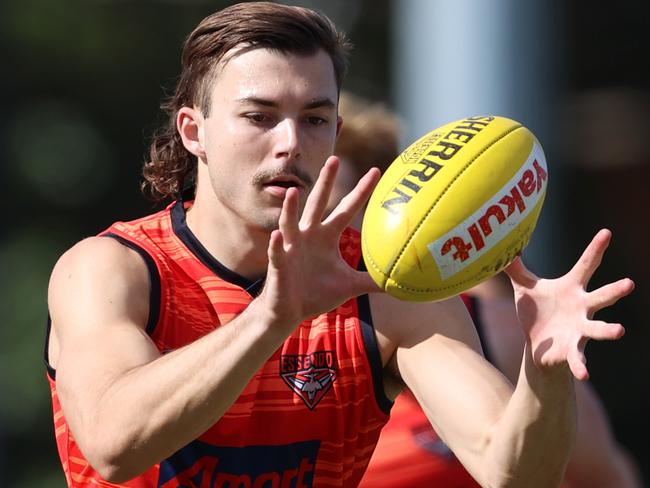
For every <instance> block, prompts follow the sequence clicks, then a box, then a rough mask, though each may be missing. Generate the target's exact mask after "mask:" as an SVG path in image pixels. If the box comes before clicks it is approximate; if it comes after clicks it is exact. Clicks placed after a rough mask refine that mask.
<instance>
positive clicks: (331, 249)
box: [260, 156, 380, 328]
mask: <svg viewBox="0 0 650 488" xmlns="http://www.w3.org/2000/svg"><path fill="white" fill-rule="evenodd" d="M338 164H339V160H338V158H336V157H334V156H332V157H330V158H329V159H328V160H327V161H326V162H325V165H324V166H323V168H322V169H321V172H320V175H319V176H318V179H317V181H316V184H315V185H314V188H313V190H312V192H311V193H310V195H309V197H308V198H307V202H306V204H305V209H304V211H303V212H302V215H301V216H299V215H298V214H299V209H298V191H297V190H296V189H295V188H290V189H289V190H288V191H287V193H286V196H285V199H284V202H283V205H282V211H281V214H280V221H279V229H278V230H274V231H273V232H272V233H271V237H270V240H269V247H268V257H269V265H268V270H267V276H266V284H265V286H264V290H263V291H262V295H261V296H260V298H261V299H263V300H265V301H266V304H267V305H268V306H269V307H270V310H271V312H272V314H273V318H274V320H277V321H280V323H283V324H285V325H286V326H288V327H291V328H293V327H295V326H296V325H298V324H299V323H300V322H302V321H303V320H305V319H307V318H309V317H314V316H316V315H319V314H321V313H325V312H328V311H330V310H333V309H334V308H336V307H337V306H339V305H340V304H342V303H344V302H345V301H346V300H348V299H350V298H352V297H355V296H358V295H361V294H364V293H369V292H372V291H380V290H379V288H378V287H377V285H376V284H375V283H374V282H373V281H372V279H371V278H370V276H369V275H368V273H365V272H359V271H356V270H354V269H353V268H351V267H350V266H349V265H348V264H347V263H346V262H345V261H344V260H343V258H342V257H341V254H340V251H339V240H340V238H341V233H342V232H343V230H344V229H345V227H346V226H347V225H348V224H349V223H350V222H351V221H352V219H353V218H354V216H355V215H356V213H357V212H359V211H360V210H361V208H362V207H363V206H364V204H365V202H366V201H367V200H368V198H369V197H370V194H371V192H372V190H373V188H374V187H375V185H376V184H377V181H378V180H379V171H378V170H377V169H376V168H373V169H371V170H370V171H369V172H368V173H366V175H365V176H364V177H363V178H361V180H359V182H358V183H357V185H356V187H355V188H354V189H353V190H352V191H351V192H350V193H349V194H348V195H346V196H345V197H344V198H343V199H342V200H341V202H340V203H339V204H338V206H337V207H336V208H335V209H334V210H333V211H332V213H331V214H330V215H329V216H328V217H327V218H326V219H325V220H324V221H323V215H324V214H325V210H326V207H327V202H328V199H329V195H330V193H331V191H332V186H333V184H334V179H335V177H336V172H337V169H338Z"/></svg>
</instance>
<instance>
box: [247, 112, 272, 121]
mask: <svg viewBox="0 0 650 488" xmlns="http://www.w3.org/2000/svg"><path fill="white" fill-rule="evenodd" d="M243 116H244V118H246V119H248V121H249V122H251V123H253V124H265V123H269V122H271V120H272V119H271V117H270V116H268V115H267V114H264V113H262V112H251V113H247V114H244V115H243Z"/></svg>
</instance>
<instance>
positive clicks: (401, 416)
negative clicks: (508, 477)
mask: <svg viewBox="0 0 650 488" xmlns="http://www.w3.org/2000/svg"><path fill="white" fill-rule="evenodd" d="M461 297H462V298H463V301H464V302H465V305H466V306H467V309H468V310H469V312H470V315H471V316H472V319H473V320H474V323H475V324H476V329H477V332H478V333H479V338H480V339H481V343H482V346H483V351H484V353H485V356H486V358H487V359H488V360H489V355H488V349H487V347H486V341H485V340H484V337H483V336H482V329H481V327H482V324H481V321H480V318H479V316H478V313H477V312H478V311H477V308H476V306H475V305H476V304H475V301H474V299H472V298H471V297H469V296H468V295H461ZM395 486H408V487H409V488H429V487H431V488H436V487H440V488H480V485H479V484H478V483H477V482H476V481H474V478H472V476H471V475H470V474H469V473H468V472H467V471H466V470H465V468H464V467H463V465H462V464H461V463H460V461H459V460H458V459H457V458H456V457H455V456H454V454H453V453H452V452H451V450H450V449H449V448H448V447H447V445H446V444H445V443H444V442H443V440H442V439H440V437H438V434H436V431H435V430H433V427H431V423H430V422H429V419H428V418H427V416H426V415H425V414H424V412H423V411H422V409H421V408H420V405H419V404H418V402H417V400H416V399H415V397H414V396H413V394H412V393H411V392H410V391H408V390H404V391H403V392H402V393H400V395H399V396H398V397H397V399H396V400H395V405H393V408H392V409H391V412H390V420H389V421H388V423H387V424H386V426H385V427H384V429H383V430H382V432H381V436H380V437H379V442H378V443H377V447H376V449H375V452H374V454H373V456H372V459H371V460H370V464H369V465H368V469H367V470H366V473H365V475H364V477H363V479H362V480H361V484H360V485H359V488H389V487H391V488H392V487H395Z"/></svg>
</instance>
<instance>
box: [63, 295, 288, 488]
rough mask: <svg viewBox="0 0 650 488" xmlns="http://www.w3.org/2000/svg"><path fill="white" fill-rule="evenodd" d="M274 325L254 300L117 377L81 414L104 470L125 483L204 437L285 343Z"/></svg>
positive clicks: (84, 437)
mask: <svg viewBox="0 0 650 488" xmlns="http://www.w3.org/2000/svg"><path fill="white" fill-rule="evenodd" d="M273 325H275V324H272V323H271V322H270V320H269V319H268V318H267V317H266V316H265V314H264V312H263V310H262V307H260V306H259V303H256V302H253V303H252V304H251V305H250V306H249V307H248V308H247V309H246V310H245V311H244V312H243V313H242V314H241V315H240V316H239V317H237V318H236V319H235V320H233V321H232V322H230V323H229V324H227V325H225V326H222V327H219V328H218V329H217V330H215V331H213V332H211V333H210V334H207V335H206V336H204V337H203V338H201V339H199V340H197V341H196V342H194V343H192V344H189V345H188V346H185V347H184V348H182V349H179V350H176V351H173V352H170V353H168V354H165V355H163V356H160V357H159V358H157V359H155V360H153V361H151V362H148V363H146V364H142V365H141V366H137V367H135V368H132V369H129V370H128V371H126V372H123V373H122V374H119V375H116V376H115V377H114V378H111V380H110V384H108V385H106V386H105V387H103V388H102V391H101V394H99V392H98V394H96V395H92V396H91V397H88V398H87V400H86V403H85V407H86V409H85V412H84V414H83V415H80V416H77V417H78V418H82V419H84V420H83V421H82V422H83V423H82V425H79V424H77V426H78V427H80V430H81V431H82V432H80V436H79V437H80V439H78V440H80V441H82V442H80V445H81V447H82V450H83V449H84V448H86V449H85V450H84V454H86V456H87V457H88V459H89V461H91V463H92V464H93V465H94V466H95V468H96V469H97V470H98V471H100V473H101V474H102V475H103V476H105V477H107V478H111V479H112V480H114V481H119V480H125V479H129V478H131V477H133V476H135V475H137V474H139V473H140V472H142V471H144V470H145V469H147V468H148V467H150V466H152V465H153V464H155V463H157V462H159V461H160V460H161V459H164V458H165V457H167V456H169V455H170V454H172V453H173V452H175V451H177V450H178V449H180V448H181V447H182V446H184V445H186V444H187V443H188V442H190V441H192V440H193V439H195V438H197V437H198V436H199V435H201V434H202V433H203V432H205V431H206V430H207V429H208V428H209V427H210V426H211V425H213V424H214V423H215V422H216V421H217V420H218V419H219V418H220V417H221V416H222V415H223V414H224V412H225V411H226V410H227V409H228V408H229V407H230V406H231V405H232V404H233V403H234V401H235V400H236V399H237V397H238V396H239V395H240V394H241V392H242V390H243V389H244V388H245V386H246V385H247V383H248V382H249V381H250V379H251V378H252V377H253V375H254V374H255V373H256V372H257V371H258V370H259V369H260V367H261V366H262V365H263V364H264V362H265V361H266V360H267V359H268V358H269V357H270V356H271V355H272V354H273V352H274V351H275V350H277V348H278V347H279V346H280V345H281V343H282V341H283V339H284V337H285V336H286V333H282V332H280V331H279V330H278V328H277V327H275V328H274V327H273ZM65 407H66V405H64V411H65ZM73 433H74V434H75V436H76V434H77V432H75V431H74V430H73Z"/></svg>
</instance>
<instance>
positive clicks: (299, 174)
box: [253, 165, 314, 188]
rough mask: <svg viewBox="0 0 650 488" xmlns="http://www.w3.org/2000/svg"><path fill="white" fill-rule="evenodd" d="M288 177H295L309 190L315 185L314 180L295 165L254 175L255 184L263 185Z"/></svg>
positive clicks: (262, 171)
mask: <svg viewBox="0 0 650 488" xmlns="http://www.w3.org/2000/svg"><path fill="white" fill-rule="evenodd" d="M286 176H295V177H296V178H298V179H299V180H300V181H302V182H303V183H304V185H305V186H306V187H307V188H311V187H312V186H313V185H314V180H313V179H312V177H311V175H310V174H309V173H307V172H306V171H305V170H303V169H301V168H299V167H297V166H295V165H290V166H282V167H279V168H274V169H267V170H261V171H258V172H257V173H255V175H253V183H254V184H256V185H261V184H264V183H266V182H268V181H271V180H274V179H276V178H281V177H286Z"/></svg>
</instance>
